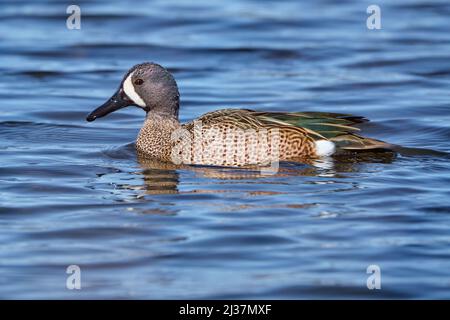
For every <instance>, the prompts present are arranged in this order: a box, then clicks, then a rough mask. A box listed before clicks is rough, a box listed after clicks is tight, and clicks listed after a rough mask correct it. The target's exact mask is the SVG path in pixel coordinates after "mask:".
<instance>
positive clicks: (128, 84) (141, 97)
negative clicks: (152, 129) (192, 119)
mask: <svg viewBox="0 0 450 320" xmlns="http://www.w3.org/2000/svg"><path fill="white" fill-rule="evenodd" d="M179 104H180V94H179V93H178V87H177V83H176V81H175V79H174V78H173V76H172V75H171V74H170V72H169V71H167V70H166V69H164V68H163V67H162V66H160V65H159V64H156V63H150V62H146V63H141V64H138V65H135V66H134V67H132V68H131V69H130V70H129V71H128V72H127V74H126V75H125V76H124V77H123V80H122V82H121V83H120V86H119V89H118V90H117V91H116V93H114V94H113V95H112V97H111V98H110V99H109V100H108V101H106V102H105V103H104V104H102V105H101V106H100V107H98V108H97V109H95V110H94V111H92V112H91V113H90V114H89V115H88V116H87V118H86V120H87V121H94V120H95V119H97V118H101V117H104V116H106V115H107V114H109V113H111V112H114V111H117V110H119V109H122V108H125V107H128V106H137V107H139V108H142V109H143V110H145V111H146V112H147V113H148V112H155V113H158V114H161V115H163V116H168V117H175V118H178V109H179Z"/></svg>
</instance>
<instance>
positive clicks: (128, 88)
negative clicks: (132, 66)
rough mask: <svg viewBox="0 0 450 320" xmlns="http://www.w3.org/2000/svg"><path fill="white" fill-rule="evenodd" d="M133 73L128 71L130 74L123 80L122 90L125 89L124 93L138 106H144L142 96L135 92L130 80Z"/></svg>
mask: <svg viewBox="0 0 450 320" xmlns="http://www.w3.org/2000/svg"><path fill="white" fill-rule="evenodd" d="M133 73H134V72H132V73H130V75H129V76H128V77H127V78H126V79H125V81H124V82H123V91H125V94H126V95H127V96H128V98H130V99H131V100H133V102H134V103H136V104H137V105H138V106H140V107H145V106H146V105H145V102H144V100H142V98H141V97H140V96H139V95H138V94H137V92H136V90H134V86H133V82H131V78H132V77H133Z"/></svg>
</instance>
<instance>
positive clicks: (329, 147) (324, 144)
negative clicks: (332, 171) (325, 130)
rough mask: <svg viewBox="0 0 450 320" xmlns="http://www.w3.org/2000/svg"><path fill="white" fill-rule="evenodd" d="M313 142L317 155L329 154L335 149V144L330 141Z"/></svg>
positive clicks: (324, 155)
mask: <svg viewBox="0 0 450 320" xmlns="http://www.w3.org/2000/svg"><path fill="white" fill-rule="evenodd" d="M315 144H316V154H317V155H318V156H319V157H326V156H331V155H332V154H333V153H334V152H335V151H336V146H335V144H334V143H333V142H331V141H328V140H317V141H316V142H315Z"/></svg>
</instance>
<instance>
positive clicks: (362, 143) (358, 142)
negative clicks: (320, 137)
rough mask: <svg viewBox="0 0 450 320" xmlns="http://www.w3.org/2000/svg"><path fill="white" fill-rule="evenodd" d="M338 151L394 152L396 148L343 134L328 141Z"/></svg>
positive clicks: (379, 141)
mask: <svg viewBox="0 0 450 320" xmlns="http://www.w3.org/2000/svg"><path fill="white" fill-rule="evenodd" d="M330 140H331V141H333V142H334V143H335V144H336V146H337V147H338V148H339V149H343V150H354V151H364V150H373V149H384V150H395V149H396V146H395V145H393V144H390V143H386V142H384V141H381V140H376V139H372V138H366V137H362V136H359V135H356V134H343V135H339V136H336V137H333V138H331V139H330Z"/></svg>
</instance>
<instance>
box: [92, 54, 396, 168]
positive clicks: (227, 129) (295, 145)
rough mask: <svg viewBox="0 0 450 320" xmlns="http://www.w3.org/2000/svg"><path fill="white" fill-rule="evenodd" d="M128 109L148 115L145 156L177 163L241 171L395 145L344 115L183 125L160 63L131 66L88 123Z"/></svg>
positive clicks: (141, 139)
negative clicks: (364, 131) (367, 133)
mask: <svg viewBox="0 0 450 320" xmlns="http://www.w3.org/2000/svg"><path fill="white" fill-rule="evenodd" d="M128 106H137V107H139V108H141V109H143V110H144V111H145V112H146V113H147V117H146V119H145V122H144V125H143V127H142V129H141V130H140V132H139V136H138V138H137V141H136V148H137V150H138V152H140V153H141V154H144V155H146V156H148V157H150V158H153V159H157V160H160V161H163V162H172V163H175V164H195V165H215V166H230V167H240V166H248V165H265V164H267V163H270V162H273V161H300V162H301V161H302V159H303V160H304V159H312V158H320V157H328V156H332V155H334V154H338V153H342V152H343V151H349V150H350V151H365V150H374V149H392V147H393V146H392V145H390V144H388V143H385V142H383V141H379V140H375V139H371V138H367V137H363V136H361V135H359V134H358V133H357V132H359V131H360V129H359V128H357V127H355V125H357V124H359V123H362V122H366V121H368V120H367V119H365V118H363V117H357V116H352V115H347V114H338V113H325V112H261V111H254V110H249V109H222V110H217V111H213V112H209V113H206V114H204V115H202V116H200V117H199V118H197V119H195V120H193V121H191V122H188V123H184V124H181V123H180V121H179V119H178V112H179V108H180V94H179V91H178V86H177V83H176V81H175V79H174V77H173V76H172V75H171V74H170V72H169V71H167V70H166V69H165V68H164V67H162V66H160V65H158V64H156V63H142V64H138V65H136V66H134V67H132V68H131V69H130V70H129V71H128V72H127V73H126V74H125V76H124V78H123V79H122V82H121V83H120V86H119V89H118V90H117V91H116V93H114V94H113V96H112V97H111V98H110V99H109V100H108V101H107V102H105V103H104V104H103V105H101V106H100V107H98V108H97V109H95V110H94V111H93V112H91V113H90V114H89V115H88V117H87V119H86V120H87V121H94V120H96V119H97V118H101V117H104V116H106V115H107V114H109V113H112V112H114V111H117V110H120V109H122V108H125V107H128Z"/></svg>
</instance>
